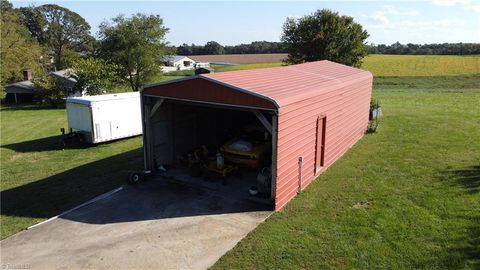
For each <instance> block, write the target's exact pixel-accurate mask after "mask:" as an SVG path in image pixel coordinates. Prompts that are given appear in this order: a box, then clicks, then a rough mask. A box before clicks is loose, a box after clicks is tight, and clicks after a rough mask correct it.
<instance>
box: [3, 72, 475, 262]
mask: <svg viewBox="0 0 480 270" xmlns="http://www.w3.org/2000/svg"><path fill="white" fill-rule="evenodd" d="M277 65H278V64H277ZM235 67H236V68H239V66H235ZM244 67H245V68H247V67H246V66H244ZM254 67H255V66H253V67H252V66H248V68H254ZM470 69H471V68H470V67H464V70H470ZM460 74H468V72H464V73H460ZM473 74H475V73H473ZM437 75H438V76H436V75H428V76H408V73H401V74H396V75H395V76H391V77H377V78H375V81H374V96H375V97H377V98H379V99H380V102H381V105H382V106H383V111H384V116H383V117H382V118H381V123H380V127H379V129H378V132H377V133H375V134H369V135H366V136H365V137H364V138H363V139H362V140H361V141H359V143H357V144H356V145H355V146H354V147H353V148H352V149H350V150H349V152H348V153H347V154H346V155H345V156H343V157H342V158H341V159H340V160H339V161H337V162H336V163H335V164H334V165H333V166H332V167H330V168H329V169H328V170H327V171H326V172H325V173H324V174H322V175H321V176H320V177H319V178H318V179H317V180H316V181H314V182H313V183H312V184H311V185H310V186H309V187H308V188H307V189H306V191H305V192H304V193H302V194H300V195H299V196H298V197H296V198H295V199H294V200H292V202H291V203H290V204H288V205H287V207H286V208H285V209H283V210H282V211H281V212H279V213H275V214H273V215H272V216H271V217H270V218H269V219H268V220H267V221H265V222H264V223H263V224H261V225H260V226H259V227H258V228H257V229H256V230H254V231H253V232H252V233H251V234H249V235H248V236H247V238H246V239H244V240H242V241H241V242H240V244H239V245H238V246H237V247H235V248H234V249H233V250H231V251H230V252H229V253H227V254H226V255H225V256H224V257H223V258H222V259H221V260H220V261H219V262H218V263H217V264H216V265H215V266H214V267H213V268H214V269H232V268H233V269H236V268H243V269H247V268H248V269H250V268H253V269H259V268H260V269H261V268H269V269H270V268H281V269H298V268H304V269H305V268H308V269H311V268H313V269H319V268H322V269H336V268H347V269H348V268H350V269H351V268H361V269H369V268H401V269H410V268H426V269H447V268H453V269H476V268H479V267H480V211H479V210H478V209H480V132H479V131H480V121H479V119H480V87H479V86H480V76H478V75H461V76H460V75H455V74H451V73H450V72H448V71H446V72H445V73H444V74H437ZM168 78H169V76H165V77H164V79H168ZM0 113H1V125H0V128H1V131H0V135H1V137H0V144H1V148H0V154H1V180H2V181H1V194H0V196H1V212H2V219H1V235H2V238H4V237H7V236H9V235H11V234H13V233H15V232H18V231H20V230H22V229H24V228H26V227H27V226H30V225H33V224H35V223H37V222H39V221H41V220H44V219H46V218H49V217H51V216H54V215H56V214H58V213H60V212H62V211H64V210H66V209H69V208H71V207H72V206H74V205H77V204H79V203H81V202H84V201H86V200H88V199H90V198H92V197H94V196H96V195H98V194H101V193H104V192H106V191H108V190H110V189H113V188H115V187H118V186H119V185H122V184H123V183H124V178H125V175H126V172H127V170H129V169H138V168H140V167H141V166H142V155H141V149H140V147H141V139H140V138H139V137H137V138H132V139H127V140H122V141H116V142H112V143H107V144H101V145H98V146H94V147H88V148H82V147H78V148H73V149H65V150H62V149H61V148H60V147H59V144H58V140H59V138H60V137H59V128H60V127H65V126H66V114H65V110H63V109H57V110H52V109H41V108H37V107H17V108H8V107H3V108H2V110H1V112H0Z"/></svg>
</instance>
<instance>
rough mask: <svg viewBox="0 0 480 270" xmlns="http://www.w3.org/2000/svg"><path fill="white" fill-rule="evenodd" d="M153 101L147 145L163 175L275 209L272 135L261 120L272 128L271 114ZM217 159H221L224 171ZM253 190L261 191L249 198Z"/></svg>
mask: <svg viewBox="0 0 480 270" xmlns="http://www.w3.org/2000/svg"><path fill="white" fill-rule="evenodd" d="M150 99H151V102H150V103H151V104H154V105H153V108H154V109H152V110H151V117H149V124H148V125H149V126H148V127H149V128H147V130H149V132H150V133H149V134H150V136H149V138H151V140H152V141H151V142H150V143H146V144H145V145H146V148H147V151H148V149H150V151H151V152H150V153H152V154H151V164H153V166H154V168H155V169H156V170H157V171H159V172H161V173H160V175H162V176H163V177H165V178H168V179H174V180H177V181H181V182H186V183H188V184H192V185H200V186H205V187H208V188H216V189H217V190H221V191H222V192H224V193H225V195H227V196H230V195H231V194H235V196H236V197H238V198H240V197H241V198H242V199H244V200H250V201H256V202H259V203H262V204H269V205H271V208H272V209H273V200H274V199H273V198H274V196H273V195H272V194H273V193H272V184H271V173H270V172H271V169H270V168H271V164H272V135H271V133H270V132H271V131H270V132H269V131H268V130H267V128H266V127H265V126H264V125H263V124H262V122H261V121H260V120H259V119H260V118H261V119H262V120H263V121H265V122H266V124H267V126H268V125H269V124H270V123H271V121H272V120H268V119H272V118H273V117H274V114H273V113H272V112H269V111H260V110H252V109H245V108H235V107H226V106H218V105H212V104H202V103H198V102H197V103H196V102H185V101H178V100H171V99H160V98H155V97H151V98H150ZM259 114H260V116H259ZM235 147H237V148H240V149H237V148H235ZM242 148H243V149H242ZM219 156H220V158H221V159H223V162H222V163H223V165H220V167H219V166H218V157H219ZM147 160H148V158H147ZM159 168H161V169H159ZM164 169H166V171H164ZM262 171H263V174H262V176H263V175H266V176H267V178H268V179H266V181H263V182H262V181H258V180H257V176H258V175H259V174H260V173H261V172H262ZM263 179H265V178H263ZM251 187H256V188H258V191H259V193H258V194H257V195H256V196H251V195H250V194H249V192H250V189H251Z"/></svg>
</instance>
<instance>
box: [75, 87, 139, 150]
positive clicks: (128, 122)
mask: <svg viewBox="0 0 480 270" xmlns="http://www.w3.org/2000/svg"><path fill="white" fill-rule="evenodd" d="M67 116H68V127H69V129H70V130H71V131H73V132H78V133H80V134H83V136H84V138H85V140H86V141H87V142H90V143H100V142H106V141H111V140H117V139H121V138H127V137H132V136H136V135H140V134H142V115H141V109H140V95H139V93H138V92H130V93H119V94H108V95H98V96H83V97H71V98H67Z"/></svg>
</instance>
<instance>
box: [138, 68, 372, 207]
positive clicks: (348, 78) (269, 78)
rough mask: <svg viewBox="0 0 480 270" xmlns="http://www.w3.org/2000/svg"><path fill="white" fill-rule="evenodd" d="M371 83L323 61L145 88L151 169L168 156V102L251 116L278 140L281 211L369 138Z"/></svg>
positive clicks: (275, 161)
mask: <svg viewBox="0 0 480 270" xmlns="http://www.w3.org/2000/svg"><path fill="white" fill-rule="evenodd" d="M372 79H373V77H372V74H371V73H370V72H368V71H363V70H360V69H357V68H352V67H349V66H345V65H341V64H337V63H334V62H330V61H326V60H324V61H317V62H310V63H304V64H298V65H291V66H285V67H277V68H265V69H255V70H242V71H231V72H223V73H212V74H204V75H199V76H192V77H187V78H183V79H179V80H174V81H169V82H163V83H158V84H153V85H148V86H145V87H144V89H143V91H142V104H143V106H142V111H143V119H144V133H143V134H144V145H145V147H144V151H145V169H146V170H154V169H155V168H154V167H155V166H154V153H155V151H162V150H158V149H157V148H158V147H157V146H155V145H154V143H153V141H154V140H155V137H156V136H157V135H158V133H162V132H163V133H165V129H168V128H169V127H168V126H164V127H158V126H157V127H155V128H152V127H153V125H152V123H151V119H150V117H151V116H152V115H153V114H155V112H156V110H157V109H158V108H159V107H160V106H161V105H162V103H163V102H164V101H165V100H177V101H182V102H189V103H192V104H193V103H195V104H208V105H211V106H220V107H232V108H237V109H242V110H250V111H252V112H253V113H255V114H256V115H257V117H258V119H259V120H260V121H261V122H262V123H263V124H264V125H265V127H267V129H270V130H269V132H271V134H272V173H273V176H272V200H274V205H275V209H276V210H279V209H281V208H282V207H283V206H285V204H286V203H287V202H288V201H289V200H291V199H292V198H293V197H294V196H295V195H296V194H297V193H298V192H299V191H301V190H303V189H304V188H305V187H306V186H308V185H309V184H310V183H311V182H312V181H313V180H314V179H315V178H316V177H317V176H318V175H319V174H320V173H321V172H322V171H324V170H325V169H326V168H328V166H330V165H331V164H332V163H333V162H335V161H336V160H337V159H338V158H340V157H341V156H342V155H343V154H344V153H345V152H346V151H347V150H348V149H349V148H350V147H351V146H352V145H353V144H355V142H357V141H358V140H359V139H360V138H361V137H362V136H363V134H364V133H365V131H366V128H367V126H368V115H369V108H370V98H371V93H372ZM262 112H263V113H262ZM156 149H157V150H156Z"/></svg>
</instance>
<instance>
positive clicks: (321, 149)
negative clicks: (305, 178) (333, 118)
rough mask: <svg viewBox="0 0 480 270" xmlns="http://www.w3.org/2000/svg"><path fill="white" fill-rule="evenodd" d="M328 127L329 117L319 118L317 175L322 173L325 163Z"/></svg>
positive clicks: (316, 144) (316, 146)
mask: <svg viewBox="0 0 480 270" xmlns="http://www.w3.org/2000/svg"><path fill="white" fill-rule="evenodd" d="M326 126H327V117H326V116H324V115H323V116H319V117H318V118H317V132H316V141H315V174H316V173H318V172H320V170H321V169H322V167H323V166H324V163H325V128H326Z"/></svg>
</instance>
